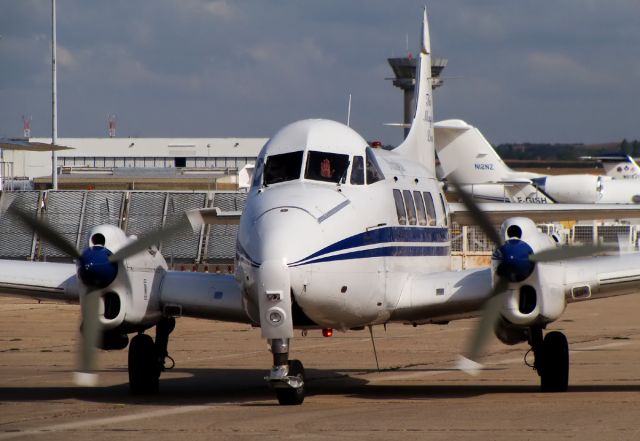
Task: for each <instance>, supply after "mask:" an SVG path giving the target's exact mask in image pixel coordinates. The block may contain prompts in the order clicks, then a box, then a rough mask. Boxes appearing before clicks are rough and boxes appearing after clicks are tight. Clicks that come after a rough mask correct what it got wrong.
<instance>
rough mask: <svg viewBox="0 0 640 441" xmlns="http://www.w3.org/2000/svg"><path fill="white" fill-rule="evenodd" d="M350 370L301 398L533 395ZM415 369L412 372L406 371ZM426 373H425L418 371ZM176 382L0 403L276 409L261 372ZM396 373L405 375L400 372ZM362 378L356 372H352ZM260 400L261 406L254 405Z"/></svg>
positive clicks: (217, 373)
mask: <svg viewBox="0 0 640 441" xmlns="http://www.w3.org/2000/svg"><path fill="white" fill-rule="evenodd" d="M349 371H350V370H349V369H346V370H337V371H332V370H315V369H307V371H306V373H307V384H306V387H307V396H308V397H312V396H314V395H335V396H340V395H342V396H347V397H354V398H360V399H372V400H388V399H402V398H406V399H412V400H416V399H425V400H434V399H442V398H446V399H455V398H467V397H473V396H480V395H491V394H525V393H526V394H537V393H540V389H539V387H538V386H537V385H531V384H529V385H513V384H509V385H502V384H486V383H485V384H482V385H469V384H465V385H433V384H428V385H415V384H411V385H407V384H394V385H377V384H370V383H369V381H368V380H366V379H362V378H355V377H350V376H349V375H348V372H349ZM416 371H421V370H415V369H412V370H410V372H416ZM424 371H429V369H424ZM173 372H176V373H177V374H180V375H181V376H180V377H177V378H162V377H161V378H160V392H159V393H158V394H156V395H146V396H134V395H131V394H130V393H129V386H128V384H126V383H123V384H118V385H113V386H105V387H95V388H84V387H76V386H69V387H64V386H55V387H46V386H45V387H41V386H33V387H15V388H14V387H0V401H14V402H23V401H24V402H28V401H53V400H64V399H78V400H84V401H89V402H101V403H120V404H133V405H135V404H140V405H150V404H153V405H168V406H169V405H170V406H175V405H195V404H200V405H206V404H212V405H215V404H216V403H237V404H239V405H265V404H267V405H270V404H274V405H275V404H276V401H275V400H274V393H273V391H271V390H269V388H268V387H267V386H266V384H265V382H264V379H263V378H264V376H265V374H266V371H265V370H264V369H260V370H258V369H175V370H174V371H173ZM398 372H406V371H404V370H401V371H398ZM358 373H362V371H358ZM585 392H591V393H593V392H596V393H597V392H640V384H639V385H607V384H599V385H573V386H572V385H569V392H568V393H585ZM261 401H265V403H256V402H261Z"/></svg>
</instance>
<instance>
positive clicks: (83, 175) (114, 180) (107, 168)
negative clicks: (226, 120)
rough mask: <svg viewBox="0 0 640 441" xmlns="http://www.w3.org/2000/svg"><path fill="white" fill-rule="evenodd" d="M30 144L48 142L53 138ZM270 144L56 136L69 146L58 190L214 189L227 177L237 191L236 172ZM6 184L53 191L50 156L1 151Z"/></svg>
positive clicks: (61, 158)
mask: <svg viewBox="0 0 640 441" xmlns="http://www.w3.org/2000/svg"><path fill="white" fill-rule="evenodd" d="M28 141H30V142H34V143H43V144H50V143H51V138H29V139H28ZM266 141H267V138H58V140H57V144H58V145H61V146H65V147H69V149H67V150H60V151H58V152H57V164H58V173H59V188H60V189H100V188H102V189H106V188H121V189H135V188H138V189H161V188H173V189H187V188H195V189H216V188H212V187H211V185H214V184H212V183H215V182H218V181H219V180H224V179H223V177H224V176H227V179H226V182H224V183H223V184H225V185H226V187H225V186H224V185H223V187H222V188H227V189H233V182H232V181H233V180H234V178H235V179H237V175H238V172H239V171H240V170H242V168H243V167H245V166H246V165H247V164H254V163H255V159H256V157H257V156H258V153H259V152H260V149H261V148H262V146H263V145H264V144H265V143H266ZM2 180H3V184H5V185H3V188H5V189H7V190H11V189H27V188H43V189H44V188H47V187H50V185H51V152H50V151H33V150H19V149H16V150H10V149H3V150H2ZM109 181H110V182H109ZM136 182H137V183H138V186H137V187H136ZM190 185H192V186H193V187H189V186H190ZM203 185H204V187H203ZM15 187H17V188H15ZM132 187H133V188H132ZM214 187H215V185H214ZM235 188H237V183H236V187H235Z"/></svg>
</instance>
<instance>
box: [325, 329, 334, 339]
mask: <svg viewBox="0 0 640 441" xmlns="http://www.w3.org/2000/svg"><path fill="white" fill-rule="evenodd" d="M332 335H333V328H323V329H322V336H323V337H331V336H332Z"/></svg>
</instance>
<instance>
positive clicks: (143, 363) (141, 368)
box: [129, 334, 161, 395]
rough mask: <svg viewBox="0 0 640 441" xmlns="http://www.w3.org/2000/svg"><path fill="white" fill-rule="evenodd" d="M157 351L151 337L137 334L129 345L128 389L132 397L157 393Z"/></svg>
mask: <svg viewBox="0 0 640 441" xmlns="http://www.w3.org/2000/svg"><path fill="white" fill-rule="evenodd" d="M160 370H161V369H160V362H159V361H158V351H157V349H156V345H155V343H154V342H153V339H152V338H151V336H149V335H146V334H138V335H136V336H135V337H133V339H131V343H130V344H129V389H130V390H131V393H132V394H134V395H148V394H155V393H157V392H158V387H159V383H160Z"/></svg>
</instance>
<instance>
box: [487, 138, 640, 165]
mask: <svg viewBox="0 0 640 441" xmlns="http://www.w3.org/2000/svg"><path fill="white" fill-rule="evenodd" d="M495 149H496V151H497V152H498V154H499V155H500V157H501V158H502V159H525V160H557V161H572V160H578V159H580V157H581V156H597V155H601V154H606V153H617V152H624V153H627V154H629V155H630V156H632V157H638V156H640V141H639V140H637V139H635V140H632V141H629V140H627V139H623V140H622V141H620V142H618V143H615V142H612V143H608V144H545V143H522V144H515V143H513V144H512V143H507V144H500V145H497V146H495Z"/></svg>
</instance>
